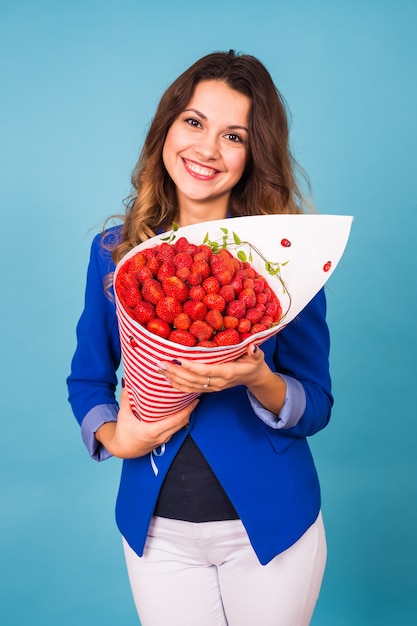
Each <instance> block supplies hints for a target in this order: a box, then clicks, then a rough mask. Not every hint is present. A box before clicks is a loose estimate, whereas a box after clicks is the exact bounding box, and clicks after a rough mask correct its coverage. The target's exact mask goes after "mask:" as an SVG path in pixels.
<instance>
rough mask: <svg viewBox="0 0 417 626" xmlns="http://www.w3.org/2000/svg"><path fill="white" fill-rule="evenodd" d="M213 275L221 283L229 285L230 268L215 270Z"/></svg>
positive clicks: (230, 277) (230, 278)
mask: <svg viewBox="0 0 417 626" xmlns="http://www.w3.org/2000/svg"><path fill="white" fill-rule="evenodd" d="M215 276H216V278H217V280H218V281H219V283H220V284H221V285H230V283H231V282H232V278H233V273H232V272H231V271H230V270H222V271H221V272H216V274H215Z"/></svg>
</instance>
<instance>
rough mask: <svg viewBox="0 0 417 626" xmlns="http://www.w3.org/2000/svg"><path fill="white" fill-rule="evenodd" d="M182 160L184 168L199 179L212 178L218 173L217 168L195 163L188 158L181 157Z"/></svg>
mask: <svg viewBox="0 0 417 626" xmlns="http://www.w3.org/2000/svg"><path fill="white" fill-rule="evenodd" d="M183 162H184V166H185V169H186V170H187V171H188V172H189V173H190V174H191V176H194V177H195V178H198V179H199V180H212V179H213V178H214V177H215V176H216V174H217V173H218V170H214V169H212V168H208V167H205V166H204V165H201V164H200V163H196V162H195V161H190V160H189V159H183Z"/></svg>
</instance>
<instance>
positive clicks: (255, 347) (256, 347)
mask: <svg viewBox="0 0 417 626" xmlns="http://www.w3.org/2000/svg"><path fill="white" fill-rule="evenodd" d="M257 349H258V346H254V348H253V354H255V352H256V351H257Z"/></svg>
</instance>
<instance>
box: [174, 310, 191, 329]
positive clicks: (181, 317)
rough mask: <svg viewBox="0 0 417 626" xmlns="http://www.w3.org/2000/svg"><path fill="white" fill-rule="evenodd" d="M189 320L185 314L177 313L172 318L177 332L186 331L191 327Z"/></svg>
mask: <svg viewBox="0 0 417 626" xmlns="http://www.w3.org/2000/svg"><path fill="white" fill-rule="evenodd" d="M191 322H192V320H191V318H190V316H189V315H187V313H179V314H178V315H176V316H175V317H174V326H175V328H178V330H188V329H189V328H190V326H191Z"/></svg>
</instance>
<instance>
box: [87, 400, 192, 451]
mask: <svg viewBox="0 0 417 626" xmlns="http://www.w3.org/2000/svg"><path fill="white" fill-rule="evenodd" d="M197 404H198V399H196V400H193V401H192V402H191V403H190V404H189V405H188V406H186V407H185V408H183V409H181V410H180V411H177V413H174V414H173V415H170V416H168V417H165V418H163V419H161V420H157V421H154V422H142V421H140V420H138V418H137V417H136V416H135V415H134V414H133V412H132V410H131V408H130V402H129V396H128V394H127V390H126V389H122V393H121V395H120V409H119V414H118V418H117V422H107V423H106V424H103V425H102V426H101V427H100V428H99V429H98V430H97V432H96V439H97V441H100V443H102V444H103V446H104V447H105V448H106V450H108V451H109V452H110V454H112V455H113V456H116V457H119V458H122V459H133V458H137V457H140V456H144V455H146V454H148V453H149V452H151V451H152V450H153V449H154V448H156V447H158V446H160V445H162V444H163V443H167V442H168V441H169V440H170V439H171V437H172V435H174V433H176V432H177V431H178V430H180V429H181V428H185V427H186V426H188V422H189V421H190V415H191V413H192V411H193V410H194V409H195V407H196V406H197Z"/></svg>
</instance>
